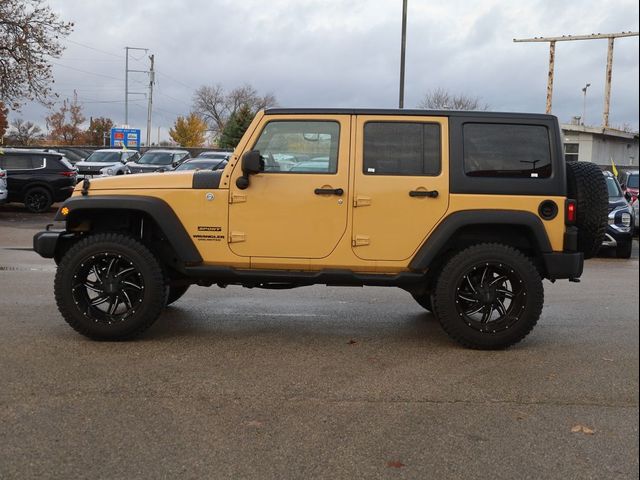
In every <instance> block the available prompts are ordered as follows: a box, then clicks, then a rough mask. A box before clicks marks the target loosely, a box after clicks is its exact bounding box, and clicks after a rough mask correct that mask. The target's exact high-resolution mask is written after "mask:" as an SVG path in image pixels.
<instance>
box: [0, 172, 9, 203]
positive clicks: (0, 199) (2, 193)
mask: <svg viewBox="0 0 640 480" xmlns="http://www.w3.org/2000/svg"><path fill="white" fill-rule="evenodd" d="M7 197H8V193H7V171H6V170H3V169H2V168H0V204H2V203H5V202H6V201H7Z"/></svg>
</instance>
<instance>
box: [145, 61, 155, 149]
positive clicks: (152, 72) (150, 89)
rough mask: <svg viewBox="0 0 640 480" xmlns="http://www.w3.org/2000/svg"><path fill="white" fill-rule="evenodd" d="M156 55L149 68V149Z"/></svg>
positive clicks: (147, 143)
mask: <svg viewBox="0 0 640 480" xmlns="http://www.w3.org/2000/svg"><path fill="white" fill-rule="evenodd" d="M154 57H155V56H154V55H151V56H150V57H149V60H150V61H151V67H150V68H149V105H148V107H147V142H146V145H147V147H148V146H149V145H151V107H152V105H153V84H154V83H155V72H154V70H153V61H154Z"/></svg>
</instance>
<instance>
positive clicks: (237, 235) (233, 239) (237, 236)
mask: <svg viewBox="0 0 640 480" xmlns="http://www.w3.org/2000/svg"><path fill="white" fill-rule="evenodd" d="M245 240H246V235H245V233H244V232H231V233H230V234H229V243H238V242H244V241H245Z"/></svg>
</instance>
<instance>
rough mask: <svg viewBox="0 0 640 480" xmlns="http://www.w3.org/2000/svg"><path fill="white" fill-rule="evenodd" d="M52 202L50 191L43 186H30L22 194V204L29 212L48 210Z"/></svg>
mask: <svg viewBox="0 0 640 480" xmlns="http://www.w3.org/2000/svg"><path fill="white" fill-rule="evenodd" d="M52 204H53V198H52V197H51V192H49V190H47V189H46V188H44V187H31V188H30V189H29V190H27V192H26V193H25V194H24V206H25V207H26V208H27V210H29V211H30V212H31V213H43V212H46V211H48V210H49V209H50V208H51V205H52Z"/></svg>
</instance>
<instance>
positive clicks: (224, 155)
mask: <svg viewBox="0 0 640 480" xmlns="http://www.w3.org/2000/svg"><path fill="white" fill-rule="evenodd" d="M228 156H229V154H228V153H218V152H205V153H201V154H200V155H198V158H219V159H220V160H224V159H225V158H227V157H228Z"/></svg>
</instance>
